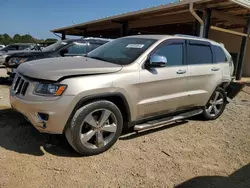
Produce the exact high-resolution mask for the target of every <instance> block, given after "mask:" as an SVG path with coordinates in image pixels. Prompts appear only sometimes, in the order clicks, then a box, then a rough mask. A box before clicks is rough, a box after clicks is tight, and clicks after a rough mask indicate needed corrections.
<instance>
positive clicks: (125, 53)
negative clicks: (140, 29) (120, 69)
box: [87, 38, 156, 65]
mask: <svg viewBox="0 0 250 188" xmlns="http://www.w3.org/2000/svg"><path fill="white" fill-rule="evenodd" d="M155 42H156V40H154V39H145V38H121V39H117V40H114V41H112V42H109V43H107V44H105V45H103V46H101V47H99V48H97V49H95V50H94V51H92V52H90V53H88V55H87V57H90V58H93V59H99V60H103V61H107V62H111V63H115V64H119V65H128V64H130V63H132V62H133V61H135V60H136V59H137V58H138V57H139V56H140V55H141V54H142V53H143V52H145V51H146V50H147V49H148V48H149V47H150V46H151V45H152V44H153V43H155Z"/></svg>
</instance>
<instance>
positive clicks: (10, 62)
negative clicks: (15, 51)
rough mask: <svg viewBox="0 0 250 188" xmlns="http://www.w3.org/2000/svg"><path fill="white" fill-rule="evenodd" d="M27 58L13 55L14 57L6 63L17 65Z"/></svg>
mask: <svg viewBox="0 0 250 188" xmlns="http://www.w3.org/2000/svg"><path fill="white" fill-rule="evenodd" d="M27 60H28V58H19V57H14V58H10V59H9V62H8V64H9V65H11V66H13V65H19V64H21V63H24V62H25V61H27Z"/></svg>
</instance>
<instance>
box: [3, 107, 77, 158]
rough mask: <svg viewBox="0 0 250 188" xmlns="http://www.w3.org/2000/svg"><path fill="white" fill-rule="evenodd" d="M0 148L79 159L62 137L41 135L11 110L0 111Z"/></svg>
mask: <svg viewBox="0 0 250 188" xmlns="http://www.w3.org/2000/svg"><path fill="white" fill-rule="evenodd" d="M0 147H2V148H5V149H7V150H10V151H15V152H18V153H24V154H29V155H35V156H43V155H44V152H45V151H46V152H48V153H50V154H53V155H56V156H62V157H80V155H79V154H78V153H77V152H76V151H75V150H74V149H72V147H71V146H70V145H69V144H68V142H67V140H66V139H65V138H64V136H61V135H49V134H42V133H40V132H39V131H37V130H36V129H35V128H34V127H33V126H32V125H31V124H30V123H29V122H27V121H26V120H25V119H24V117H23V115H21V114H20V113H18V112H16V111H14V110H13V109H10V108H8V109H0Z"/></svg>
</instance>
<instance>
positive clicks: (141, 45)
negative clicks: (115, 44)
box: [126, 44, 144, 48]
mask: <svg viewBox="0 0 250 188" xmlns="http://www.w3.org/2000/svg"><path fill="white" fill-rule="evenodd" d="M143 46H144V44H129V45H127V47H126V48H143Z"/></svg>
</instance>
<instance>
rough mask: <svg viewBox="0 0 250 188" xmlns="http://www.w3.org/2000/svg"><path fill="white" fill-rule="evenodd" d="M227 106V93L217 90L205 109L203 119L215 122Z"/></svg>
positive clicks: (220, 89)
mask: <svg viewBox="0 0 250 188" xmlns="http://www.w3.org/2000/svg"><path fill="white" fill-rule="evenodd" d="M226 104H227V97H226V93H225V91H224V90H223V89H222V88H217V89H216V90H215V91H214V93H213V95H212V97H211V98H210V100H209V101H208V103H207V105H206V106H205V107H204V109H203V117H204V118H205V119H207V120H215V119H217V118H218V117H220V116H221V114H222V113H223V111H224V110H225V107H226Z"/></svg>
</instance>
